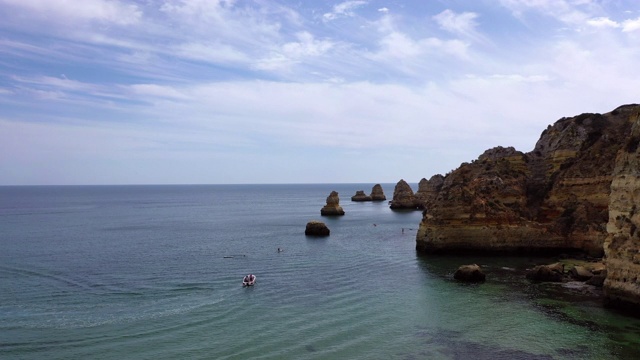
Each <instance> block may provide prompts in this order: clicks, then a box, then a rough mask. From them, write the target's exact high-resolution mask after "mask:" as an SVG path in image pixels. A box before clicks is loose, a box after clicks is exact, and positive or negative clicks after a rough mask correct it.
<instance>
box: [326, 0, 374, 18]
mask: <svg viewBox="0 0 640 360" xmlns="http://www.w3.org/2000/svg"><path fill="white" fill-rule="evenodd" d="M366 3H367V2H366V1H359V0H354V1H345V2H343V3H340V4H337V5H335V6H334V7H333V11H332V12H328V13H325V14H324V15H322V19H323V20H325V21H331V20H335V19H337V18H339V17H351V16H354V15H355V12H354V11H353V10H355V9H357V8H359V7H360V6H362V5H365V4H366Z"/></svg>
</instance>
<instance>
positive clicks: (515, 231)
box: [416, 105, 640, 255]
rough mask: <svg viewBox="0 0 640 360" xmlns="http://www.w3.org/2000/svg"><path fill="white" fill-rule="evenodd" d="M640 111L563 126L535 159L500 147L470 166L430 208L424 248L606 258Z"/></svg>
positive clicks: (552, 130) (544, 138)
mask: <svg viewBox="0 0 640 360" xmlns="http://www.w3.org/2000/svg"><path fill="white" fill-rule="evenodd" d="M638 111H640V106H638V105H626V106H621V107H619V108H618V109H616V110H614V111H612V112H610V113H607V114H582V115H578V116H575V117H571V118H562V119H560V120H558V121H557V122H556V123H555V124H553V125H550V126H549V127H548V128H547V129H546V130H545V131H544V132H543V133H542V135H541V137H540V139H539V140H538V142H537V143H536V145H535V148H534V149H533V150H532V151H531V152H528V153H522V152H520V151H517V150H515V149H514V148H512V147H506V148H505V147H496V148H494V149H490V150H487V151H486V152H485V153H484V154H482V155H480V157H479V158H478V159H477V160H474V161H472V162H471V163H464V164H462V165H461V166H460V167H459V168H458V169H456V170H454V171H452V172H451V173H449V174H447V175H446V176H445V177H444V178H443V181H442V184H441V186H440V187H439V189H438V190H437V191H435V194H434V193H433V192H432V193H431V195H430V200H427V201H423V203H422V206H423V207H424V208H425V209H426V210H425V211H424V216H423V220H422V222H421V223H420V228H419V230H418V234H417V237H416V248H417V249H418V250H420V251H425V252H459V251H490V252H503V251H504V252H518V251H524V252H531V251H550V250H551V251H573V250H575V251H584V252H588V253H590V254H592V255H601V254H602V252H603V244H604V240H605V238H606V237H607V231H606V224H607V221H608V219H609V217H608V215H607V214H608V207H609V193H610V185H611V181H612V174H613V168H614V164H615V159H616V154H617V153H618V151H619V150H620V149H621V148H622V147H623V145H624V144H625V143H626V141H625V139H626V138H628V137H629V135H628V134H629V131H630V128H631V124H632V121H631V120H630V117H632V114H635V113H637V112H638Z"/></svg>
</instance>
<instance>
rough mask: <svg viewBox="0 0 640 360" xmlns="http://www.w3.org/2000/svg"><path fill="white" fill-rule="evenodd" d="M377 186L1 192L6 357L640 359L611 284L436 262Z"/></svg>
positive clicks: (492, 261)
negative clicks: (478, 277)
mask: <svg viewBox="0 0 640 360" xmlns="http://www.w3.org/2000/svg"><path fill="white" fill-rule="evenodd" d="M372 186H373V184H329V185H255V186H250V185H243V186H230V185H229V186H223V185H215V186H104V187H100V186H98V187H91V186H89V187H0V228H1V229H2V232H0V246H1V247H2V250H3V251H2V252H1V254H0V358H2V359H24V358H48V359H86V358H92V359H121V358H136V359H137V358H154V359H174V358H193V359H248V358H251V359H326V358H349V359H389V358H396V359H424V358H433V359H468V358H474V359H605V358H606V359H616V358H618V359H633V358H640V351H639V350H638V349H639V347H638V345H639V343H640V321H638V320H637V319H634V318H631V317H625V316H623V315H621V314H618V313H616V312H613V311H610V310H606V309H603V308H602V307H601V306H600V303H601V298H600V296H599V293H598V292H597V291H596V292H593V291H587V290H585V289H583V288H580V287H576V288H568V287H566V286H562V285H558V284H531V283H529V282H527V281H526V280H525V279H524V276H523V271H524V269H526V268H527V267H529V266H531V265H533V264H537V263H542V262H545V261H548V260H549V259H539V258H512V257H428V256H418V255H417V254H416V252H415V250H414V247H415V231H416V229H417V226H418V223H419V221H420V218H421V214H420V212H393V211H391V210H390V209H389V208H388V205H387V204H386V202H378V203H371V202H367V203H355V202H351V201H350V199H349V198H350V196H351V195H353V194H354V193H355V191H356V190H365V191H366V192H369V191H370V189H371V187H372ZM383 188H384V190H385V193H386V194H387V196H388V197H390V195H391V194H392V191H393V186H392V185H391V184H383ZM332 190H336V191H339V193H340V196H341V205H342V206H343V208H344V209H345V212H346V215H345V216H343V217H339V218H326V217H320V208H321V207H322V206H323V205H324V202H325V199H326V197H327V196H328V194H329V193H330V192H331V191H332ZM310 220H322V221H324V222H325V223H326V224H327V225H328V227H329V228H330V229H331V236H330V237H328V238H310V237H306V236H304V228H305V225H306V223H307V222H308V221H310ZM374 224H375V225H374ZM403 229H404V231H403ZM279 247H280V248H282V249H284V251H283V252H281V253H278V252H277V249H278V248H279ZM465 263H478V264H480V265H483V267H484V268H485V270H486V273H487V276H488V280H487V282H485V283H483V284H480V285H465V284H459V283H456V282H454V281H452V274H453V271H454V270H455V269H456V268H457V267H458V266H459V265H461V264H465ZM247 273H254V274H256V275H257V283H256V285H255V286H253V287H249V288H243V287H242V286H241V281H242V277H243V276H244V275H245V274H247Z"/></svg>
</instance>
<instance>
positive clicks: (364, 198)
mask: <svg viewBox="0 0 640 360" xmlns="http://www.w3.org/2000/svg"><path fill="white" fill-rule="evenodd" d="M351 201H371V196H369V195H367V194H365V193H364V190H358V191H356V194H355V195H353V196H352V197H351Z"/></svg>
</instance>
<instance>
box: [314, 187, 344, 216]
mask: <svg viewBox="0 0 640 360" xmlns="http://www.w3.org/2000/svg"><path fill="white" fill-rule="evenodd" d="M320 215H322V216H340V215H344V210H343V209H342V206H340V197H338V192H336V191H332V192H331V194H329V196H328V197H327V205H325V206H324V207H323V208H322V209H320Z"/></svg>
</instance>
